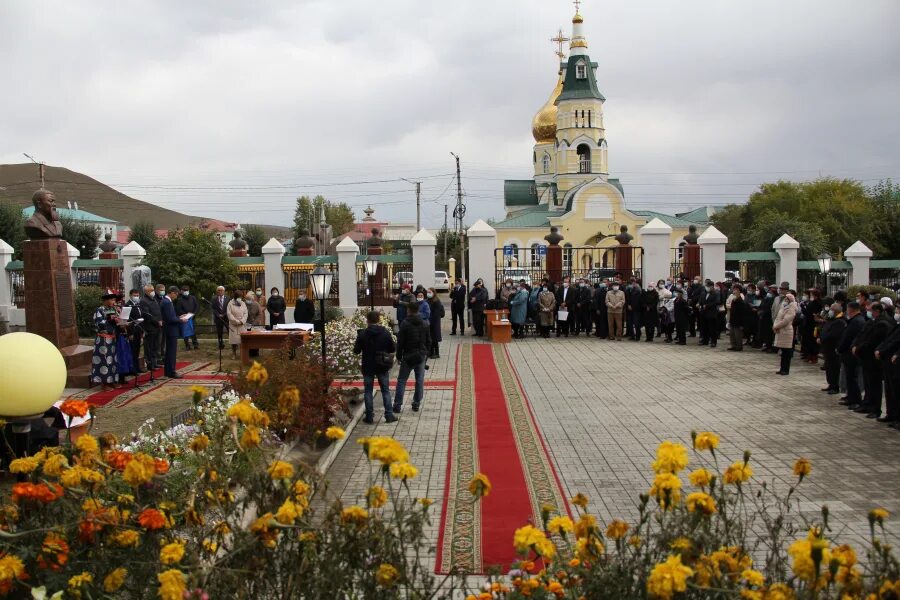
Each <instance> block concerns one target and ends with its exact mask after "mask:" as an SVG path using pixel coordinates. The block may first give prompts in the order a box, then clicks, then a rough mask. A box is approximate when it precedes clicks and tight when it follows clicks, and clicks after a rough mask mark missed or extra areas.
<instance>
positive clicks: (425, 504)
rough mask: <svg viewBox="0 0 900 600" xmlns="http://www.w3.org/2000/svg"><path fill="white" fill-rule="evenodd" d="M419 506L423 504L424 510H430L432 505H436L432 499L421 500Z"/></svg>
mask: <svg viewBox="0 0 900 600" xmlns="http://www.w3.org/2000/svg"><path fill="white" fill-rule="evenodd" d="M419 504H421V505H422V506H423V507H424V508H428V507H429V506H431V505H432V504H434V500H432V499H431V498H419Z"/></svg>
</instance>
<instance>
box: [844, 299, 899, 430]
mask: <svg viewBox="0 0 900 600" xmlns="http://www.w3.org/2000/svg"><path fill="white" fill-rule="evenodd" d="M869 310H870V311H872V319H871V320H870V321H869V322H868V323H866V326H865V327H863V330H862V333H861V334H860V335H859V338H857V340H856V341H855V342H854V343H853V353H854V354H855V355H856V356H857V358H859V360H860V363H862V370H863V384H864V385H865V389H866V396H865V398H863V402H862V404H861V405H860V406H858V407H857V408H856V409H855V412H858V413H867V416H868V417H869V418H870V419H874V418H876V417H878V416H880V415H881V397H882V396H883V395H884V380H883V377H882V373H881V364H880V363H879V361H878V359H877V358H875V349H876V348H877V347H878V346H879V344H881V342H883V341H884V340H885V338H887V336H888V335H889V334H890V332H891V329H893V328H894V320H893V319H891V318H890V317H888V316H887V315H885V314H884V307H883V306H882V305H881V304H880V303H878V302H873V303H872V304H870V305H869Z"/></svg>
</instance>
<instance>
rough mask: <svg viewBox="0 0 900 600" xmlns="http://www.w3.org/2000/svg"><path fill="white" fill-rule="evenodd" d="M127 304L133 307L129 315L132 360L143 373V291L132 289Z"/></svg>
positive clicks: (135, 368)
mask: <svg viewBox="0 0 900 600" xmlns="http://www.w3.org/2000/svg"><path fill="white" fill-rule="evenodd" d="M128 297H129V300H128V302H126V303H125V306H127V307H129V308H131V313H129V315H128V344H129V346H131V362H132V364H133V365H134V371H135V373H137V374H140V373H143V372H144V369H143V368H141V361H140V358H141V343H142V342H143V341H144V313H143V312H141V291H140V290H131V291H130V292H129V293H128Z"/></svg>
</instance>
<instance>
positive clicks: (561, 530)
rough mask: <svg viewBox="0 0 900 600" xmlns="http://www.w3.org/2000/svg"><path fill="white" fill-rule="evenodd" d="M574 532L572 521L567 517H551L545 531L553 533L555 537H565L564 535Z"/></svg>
mask: <svg viewBox="0 0 900 600" xmlns="http://www.w3.org/2000/svg"><path fill="white" fill-rule="evenodd" d="M574 530H575V524H574V523H573V522H572V519H570V518H569V517H553V518H552V519H550V522H549V523H547V531H549V532H550V533H555V534H557V535H562V536H564V535H566V533H569V532H572V531H574Z"/></svg>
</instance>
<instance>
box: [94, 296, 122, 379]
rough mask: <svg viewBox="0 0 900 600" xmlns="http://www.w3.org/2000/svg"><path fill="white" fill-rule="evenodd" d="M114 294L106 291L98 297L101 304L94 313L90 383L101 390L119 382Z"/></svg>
mask: <svg viewBox="0 0 900 600" xmlns="http://www.w3.org/2000/svg"><path fill="white" fill-rule="evenodd" d="M117 297H118V294H116V293H115V292H114V291H112V290H107V291H106V293H105V294H103V295H102V296H100V301H101V302H102V304H101V305H100V306H99V307H97V310H96V311H94V327H95V328H96V332H97V333H96V336H95V337H94V356H93V358H92V359H91V383H95V384H101V385H102V386H103V389H109V388H111V387H115V386H116V384H118V382H119V365H118V361H117V359H118V356H117V354H118V353H117V349H118V346H117V339H116V338H117V333H118V329H119V322H120V320H119V314H118V311H117V310H116V298H117Z"/></svg>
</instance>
